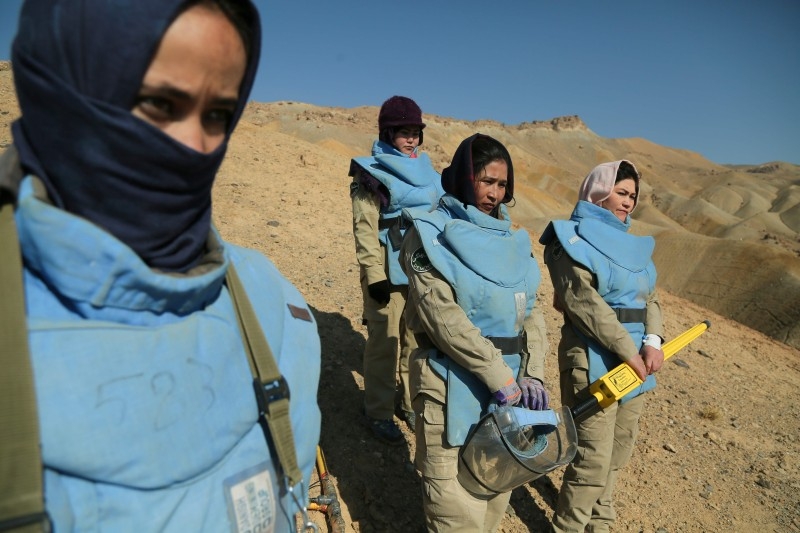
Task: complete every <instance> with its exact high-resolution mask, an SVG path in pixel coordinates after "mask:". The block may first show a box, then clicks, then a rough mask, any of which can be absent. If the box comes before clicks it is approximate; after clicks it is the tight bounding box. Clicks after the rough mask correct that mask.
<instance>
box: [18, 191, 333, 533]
mask: <svg viewBox="0 0 800 533" xmlns="http://www.w3.org/2000/svg"><path fill="white" fill-rule="evenodd" d="M32 190H33V188H32V185H31V179H30V178H25V179H24V180H23V182H22V183H21V188H20V194H19V204H18V208H17V210H16V213H15V217H16V223H17V226H18V230H19V237H20V245H21V249H22V253H23V258H24V266H25V269H24V287H25V299H26V304H27V320H28V327H29V339H30V350H31V360H32V363H33V370H34V378H35V386H36V394H37V403H38V413H39V423H40V428H41V441H42V448H41V452H42V460H43V463H44V485H45V501H46V507H47V512H48V513H49V515H50V517H51V519H52V521H53V524H54V525H55V530H56V531H100V530H102V531H121V532H127V531H130V532H138V531H176V532H177V531H180V532H183V531H208V532H219V531H231V530H232V528H231V524H232V522H237V523H238V525H239V527H240V529H239V531H242V530H243V528H244V527H246V525H247V524H248V523H250V524H251V525H252V524H253V523H254V522H256V523H260V524H262V525H264V524H272V526H273V527H274V531H292V530H293V529H294V527H293V514H294V513H296V512H297V511H298V509H297V506H296V505H295V504H294V503H293V502H292V500H291V497H290V496H288V495H287V494H286V491H285V489H284V488H282V485H283V483H282V482H279V480H278V479H277V478H276V474H275V472H276V461H277V459H276V458H274V457H273V456H271V454H270V452H269V448H268V444H267V442H266V440H265V438H264V432H263V431H262V429H261V426H260V425H259V424H258V422H257V418H258V409H257V405H256V399H255V396H254V393H253V386H252V380H253V377H252V375H251V372H250V368H249V365H248V360H247V356H246V355H245V352H244V349H243V345H242V340H241V335H240V333H239V325H238V322H237V319H236V314H235V311H234V307H233V306H232V303H231V299H230V297H229V293H228V290H227V288H226V287H225V285H224V279H225V272H226V270H227V266H228V264H229V263H234V264H235V265H236V268H237V271H238V273H239V276H240V278H241V280H242V283H243V284H244V286H245V288H246V290H247V292H248V293H249V294H250V298H251V301H252V304H253V307H254V309H255V311H256V314H257V316H258V318H259V322H260V324H261V327H262V328H263V331H264V334H265V336H266V338H267V340H268V342H269V344H270V346H271V348H272V351H273V353H274V355H275V358H276V360H277V363H278V366H279V368H280V370H281V373H282V374H283V375H284V377H285V378H286V380H287V381H288V384H289V387H290V390H291V395H292V396H291V402H290V403H291V406H290V419H291V425H292V429H293V432H294V437H295V449H296V453H297V459H298V463H299V466H300V469H301V470H302V472H303V475H304V482H305V487H302V486H301V485H298V486H297V487H295V491H296V494H297V495H298V497H299V498H300V500H301V501H305V498H306V496H307V492H306V491H307V487H308V482H309V480H310V476H311V469H312V468H313V465H314V462H315V459H316V445H317V443H318V440H319V431H320V412H319V408H318V407H317V404H316V394H317V384H318V380H319V369H320V345H319V336H318V334H317V329H316V323H315V322H314V320H313V317H311V316H310V314H309V316H307V317H305V319H298V318H294V317H293V315H292V310H291V309H290V308H289V307H288V304H291V305H293V306H296V307H297V308H302V309H307V305H306V303H305V302H304V300H303V298H302V296H301V295H300V293H299V292H297V290H296V289H295V288H294V287H293V286H292V285H291V284H290V283H289V282H288V281H287V280H286V279H284V278H283V277H282V276H281V275H280V273H279V272H278V271H277V269H276V268H275V267H274V266H273V265H272V263H270V262H269V261H268V260H267V259H266V258H265V257H263V256H262V255H260V254H259V253H257V252H254V251H251V250H246V249H244V248H239V247H236V246H232V245H229V244H225V245H224V256H225V259H224V262H223V264H221V265H220V266H219V267H216V268H213V269H211V270H210V271H209V272H207V273H205V274H202V275H198V276H180V275H165V274H160V273H158V272H156V271H153V270H151V269H150V268H148V267H147V265H145V264H144V263H143V262H142V261H141V260H140V259H139V258H138V256H136V254H134V252H133V251H132V250H131V249H129V248H128V247H127V246H125V245H124V244H122V243H121V242H120V241H118V240H116V239H115V238H114V237H113V236H111V235H110V234H108V233H106V232H105V231H103V230H101V229H100V228H98V227H97V226H94V225H93V224H91V223H89V222H87V221H86V220H84V219H81V218H79V217H76V216H74V215H72V214H70V213H67V212H64V211H62V210H60V209H57V208H54V207H53V206H51V205H49V204H46V203H44V202H41V201H39V200H38V199H36V198H35V197H34V196H33V194H32ZM143 216H146V214H143ZM217 239H218V237H217ZM220 242H221V241H220ZM295 314H297V313H296V312H295ZM300 314H302V313H300ZM234 517H235V518H234Z"/></svg>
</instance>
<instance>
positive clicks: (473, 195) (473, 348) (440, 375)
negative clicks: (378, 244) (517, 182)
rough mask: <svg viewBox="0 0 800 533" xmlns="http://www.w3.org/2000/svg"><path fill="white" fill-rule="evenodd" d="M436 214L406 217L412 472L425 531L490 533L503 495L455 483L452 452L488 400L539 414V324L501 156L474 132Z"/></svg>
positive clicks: (535, 282)
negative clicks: (413, 341) (413, 343)
mask: <svg viewBox="0 0 800 533" xmlns="http://www.w3.org/2000/svg"><path fill="white" fill-rule="evenodd" d="M442 185H443V187H444V190H445V191H446V192H447V194H446V195H445V196H444V197H442V199H441V200H440V202H439V205H438V207H437V209H436V210H434V211H429V210H427V209H406V210H405V211H404V212H403V214H404V216H405V217H407V218H408V219H409V220H411V221H412V223H413V226H412V228H411V229H409V231H408V233H407V235H406V238H405V240H404V242H403V247H402V249H401V257H402V264H403V268H404V269H405V272H406V274H407V275H408V279H409V289H408V292H409V300H408V305H407V306H406V314H405V316H406V320H407V322H408V325H409V327H410V328H412V330H413V331H414V333H415V335H416V338H417V342H418V345H419V346H418V349H417V350H416V351H415V352H414V354H413V356H412V360H411V363H410V375H411V390H412V398H413V406H414V411H415V413H416V416H417V432H416V444H417V448H416V457H415V463H416V467H417V469H418V470H419V471H420V473H421V474H422V489H423V505H424V510H425V520H426V525H427V528H428V530H429V531H494V530H495V529H496V528H497V527H498V525H499V524H500V521H501V520H502V518H503V516H504V514H505V510H506V507H507V505H508V501H509V498H510V495H511V493H510V491H509V492H506V493H502V494H498V495H496V496H493V497H482V496H476V495H474V494H472V493H471V492H470V491H468V490H466V489H465V488H464V487H463V486H462V485H461V484H460V483H459V481H458V479H457V475H458V455H459V450H460V448H461V446H462V445H463V444H464V443H465V440H466V438H467V435H468V434H469V432H470V430H471V429H472V428H473V427H474V426H475V425H476V424H477V423H478V421H479V419H480V417H481V414H482V412H483V411H484V410H485V408H486V407H487V406H488V404H489V403H490V402H491V401H492V400H494V401H496V402H498V403H500V404H501V405H515V404H519V403H522V404H523V405H524V406H525V407H528V408H531V409H544V408H546V407H547V404H548V395H547V392H546V390H545V388H544V386H543V384H542V380H543V371H544V356H545V353H546V351H547V340H546V337H545V330H544V329H545V328H544V319H543V315H542V313H541V311H540V310H539V309H538V308H535V307H534V303H535V298H536V290H537V288H538V286H539V280H540V273H539V269H538V267H537V265H536V261H535V260H534V259H533V257H532V256H531V243H530V239H529V237H528V234H527V233H526V232H525V231H513V230H512V229H511V220H510V219H509V216H508V211H507V210H506V206H505V204H507V203H508V202H510V201H511V200H512V199H513V198H514V170H513V167H512V164H511V157H510V156H509V154H508V151H507V150H506V148H505V147H504V146H503V145H502V144H501V143H500V142H498V141H497V140H495V139H493V138H491V137H488V136H486V135H481V134H476V135H473V136H472V137H469V138H468V139H465V140H464V141H463V142H462V143H461V145H460V146H459V147H458V149H457V150H456V153H455V155H454V156H453V161H452V163H451V164H450V166H449V167H448V168H446V169H445V170H444V171H443V172H442Z"/></svg>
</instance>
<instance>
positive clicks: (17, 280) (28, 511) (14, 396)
mask: <svg viewBox="0 0 800 533" xmlns="http://www.w3.org/2000/svg"><path fill="white" fill-rule="evenodd" d="M0 250H3V256H4V258H3V259H2V260H0V295H2V296H0V531H15V532H26V533H27V532H34V531H45V530H46V529H49V528H48V526H47V523H48V522H47V515H46V513H45V507H44V494H43V481H42V462H41V456H40V449H39V417H38V415H37V411H36V391H35V389H34V382H33V368H32V366H31V358H30V351H29V349H28V326H27V321H26V319H25V295H24V290H23V286H22V256H21V255H20V250H19V239H18V238H17V229H16V225H15V223H14V209H13V205H12V203H11V202H6V201H4V200H3V199H0Z"/></svg>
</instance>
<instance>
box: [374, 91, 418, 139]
mask: <svg viewBox="0 0 800 533" xmlns="http://www.w3.org/2000/svg"><path fill="white" fill-rule="evenodd" d="M403 126H417V127H418V128H419V129H420V133H419V144H422V129H423V128H425V123H424V122H422V109H420V108H419V106H418V105H417V103H416V102H415V101H414V100H412V99H411V98H407V97H405V96H392V97H391V98H389V99H388V100H386V101H385V102H384V103H383V105H382V106H381V110H380V113H378V133H379V136H380V139H381V140H382V141H384V142H386V143H389V144H391V143H392V137H393V136H394V130H395V128H399V127H403Z"/></svg>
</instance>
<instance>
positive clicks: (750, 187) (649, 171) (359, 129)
mask: <svg viewBox="0 0 800 533" xmlns="http://www.w3.org/2000/svg"><path fill="white" fill-rule="evenodd" d="M18 114H19V109H18V107H17V103H16V97H15V94H14V88H13V81H12V77H11V69H10V67H9V63H8V62H0V148H4V147H6V146H8V145H10V144H11V142H12V139H11V133H10V128H9V126H10V123H11V121H12V120H13V119H14V118H16V117H17V116H18ZM377 114H378V108H377V107H373V106H363V107H356V108H338V107H319V106H314V105H311V104H304V103H298V102H274V103H258V102H251V103H250V104H249V105H248V108H247V111H246V113H245V115H244V117H243V119H242V123H241V125H240V129H247V130H251V129H253V128H255V130H253V131H252V132H253V133H257V132H258V131H260V132H261V138H263V142H264V144H265V145H267V146H269V145H270V144H272V145H274V140H272V136H273V135H275V134H281V135H288V136H290V137H293V138H295V139H297V140H298V141H301V142H304V143H308V145H309V146H311V145H313V146H314V150H313V152H314V153H319V151H322V152H323V153H325V155H326V157H328V158H330V161H332V164H330V165H321V166H319V167H318V168H317V169H315V170H316V171H317V172H319V173H320V174H321V175H322V177H325V178H328V179H330V180H337V181H342V180H346V176H343V170H342V169H346V168H347V166H348V160H349V158H351V157H354V156H358V155H363V154H364V152H365V150H366V149H367V148H368V147H369V146H370V145H371V143H372V140H373V139H374V137H375V134H376V128H377V124H376V122H377ZM425 121H426V123H427V128H426V129H425V137H424V141H425V142H424V145H423V149H424V150H425V151H426V152H427V153H428V154H429V155H430V156H431V159H432V161H433V164H434V166H435V167H436V168H437V170H440V171H441V169H443V168H444V167H446V166H447V164H448V163H449V158H450V155H451V154H452V153H453V152H454V150H455V148H456V146H457V145H458V143H459V142H460V141H461V140H462V139H464V138H465V137H467V136H469V135H472V134H473V133H475V132H481V133H485V134H487V135H491V136H493V137H496V138H497V139H498V140H500V141H501V142H503V143H504V144H505V145H506V146H507V147H508V149H509V151H510V153H511V155H512V157H513V161H514V170H515V175H516V179H517V181H516V187H515V196H516V202H515V205H514V207H513V208H512V211H511V212H512V216H513V218H514V221H515V223H517V224H519V225H521V226H524V227H526V228H527V229H528V230H529V231H530V232H531V233H532V235H533V237H534V238H533V240H534V241H535V240H536V238H535V237H536V235H537V234H538V233H540V232H541V231H542V230H543V228H544V226H545V225H546V223H547V222H548V221H549V220H551V219H553V218H559V217H567V216H568V215H569V213H570V211H571V209H572V206H573V205H574V201H575V196H576V192H575V191H576V190H577V187H578V184H579V183H580V181H581V180H582V178H583V177H584V176H585V175H586V173H587V172H588V171H589V170H590V169H591V168H592V167H594V166H595V165H596V164H598V163H600V162H603V161H610V160H616V159H630V160H632V161H634V163H635V164H636V165H637V167H638V168H639V169H640V170H641V171H642V174H643V185H642V191H641V193H642V194H641V200H640V204H639V207H638V208H637V210H636V212H635V213H634V225H633V231H634V232H636V233H642V234H645V233H646V234H651V235H654V236H655V238H656V241H657V246H656V254H655V261H656V264H657V267H658V272H659V282H658V283H659V286H660V287H661V288H663V289H664V290H667V291H669V292H671V293H673V294H675V295H678V296H681V297H684V298H687V299H689V300H691V301H693V302H695V303H697V304H698V305H701V306H703V307H706V308H708V309H710V310H713V311H715V312H716V313H719V314H721V315H723V316H727V317H730V318H732V319H734V320H736V321H738V322H741V323H742V324H745V325H748V326H750V327H752V328H754V329H757V330H759V331H761V332H764V333H766V334H767V335H770V336H771V337H773V338H775V339H777V340H779V341H781V342H785V343H787V344H789V345H791V346H793V347H796V348H797V347H800V239H799V238H798V234H799V233H800V167H798V166H797V165H793V164H789V163H785V162H762V163H759V164H755V165H720V164H717V163H714V162H711V161H709V160H707V159H705V158H703V157H702V156H700V155H699V154H697V153H694V152H691V151H688V150H682V149H676V148H669V147H665V146H661V145H658V144H655V143H652V142H650V141H647V140H645V139H639V138H628V139H611V138H605V137H601V136H599V135H597V134H596V133H594V132H593V131H592V130H591V129H589V127H588V126H587V125H586V124H585V123H584V122H583V120H581V118H580V117H578V116H576V115H573V116H565V117H556V118H553V119H550V120H533V121H529V122H522V123H520V124H517V125H506V124H503V123H500V122H496V121H492V120H479V121H464V120H458V119H453V118H447V117H441V116H437V115H435V114H430V113H428V114H426V115H425ZM237 138H238V136H234V140H233V144H234V146H232V150H231V152H234V151H235V143H236V139H237ZM266 157H268V155H267V156H266ZM301 159H302V158H301ZM297 163H298V164H300V165H305V164H307V163H308V161H305V160H301V161H298V162H297ZM286 171H287V172H288V173H291V169H286ZM344 186H346V184H344V185H343V187H344ZM343 190H344V189H343ZM309 223H310V222H309ZM537 246H538V245H537ZM538 252H541V250H538Z"/></svg>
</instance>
